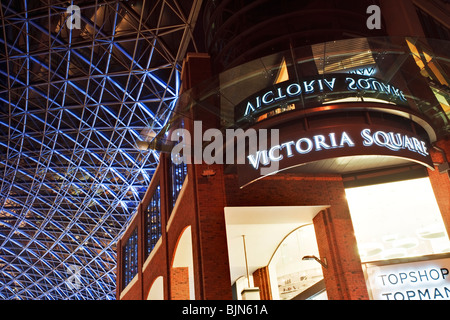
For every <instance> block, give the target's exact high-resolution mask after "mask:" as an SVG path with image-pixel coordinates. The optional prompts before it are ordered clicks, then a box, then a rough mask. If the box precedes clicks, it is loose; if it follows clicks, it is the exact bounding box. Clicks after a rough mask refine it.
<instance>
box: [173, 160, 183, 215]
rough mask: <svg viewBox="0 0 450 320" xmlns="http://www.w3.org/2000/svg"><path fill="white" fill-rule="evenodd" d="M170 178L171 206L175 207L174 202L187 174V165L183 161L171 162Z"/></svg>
mask: <svg viewBox="0 0 450 320" xmlns="http://www.w3.org/2000/svg"><path fill="white" fill-rule="evenodd" d="M170 174H171V179H172V208H173V207H175V203H176V202H177V199H178V195H179V194H180V192H181V188H182V187H183V183H184V179H185V178H186V175H187V166H186V164H185V163H184V162H181V163H180V164H175V163H172V166H171V170H170Z"/></svg>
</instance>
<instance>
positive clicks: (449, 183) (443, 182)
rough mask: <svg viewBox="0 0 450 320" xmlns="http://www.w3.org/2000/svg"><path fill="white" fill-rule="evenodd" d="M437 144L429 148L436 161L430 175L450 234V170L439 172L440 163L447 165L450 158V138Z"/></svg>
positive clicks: (429, 172) (429, 171)
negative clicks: (433, 147) (434, 147)
mask: <svg viewBox="0 0 450 320" xmlns="http://www.w3.org/2000/svg"><path fill="white" fill-rule="evenodd" d="M435 145H436V147H437V148H439V149H430V150H429V152H430V154H431V158H432V159H433V162H434V163H435V170H430V169H428V176H429V178H430V182H431V186H432V188H433V191H434V195H435V197H436V201H437V204H438V206H439V210H440V211H441V214H442V219H443V221H444V224H445V227H446V228H447V234H449V235H450V171H443V170H442V172H439V165H440V164H441V165H443V166H445V163H448V161H449V159H450V140H440V141H438V142H436V143H435Z"/></svg>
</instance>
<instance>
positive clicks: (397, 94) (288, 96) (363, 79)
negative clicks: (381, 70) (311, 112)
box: [235, 74, 407, 123]
mask: <svg viewBox="0 0 450 320" xmlns="http://www.w3.org/2000/svg"><path fill="white" fill-rule="evenodd" d="M324 94H325V95H327V96H328V97H331V98H333V99H342V98H347V97H356V96H359V97H371V98H376V99H380V100H384V101H386V102H392V103H394V104H399V105H405V104H406V102H407V100H406V98H405V96H404V94H403V92H402V91H401V90H400V89H399V88H397V87H395V86H393V85H391V84H389V83H385V82H383V81H381V80H379V79H377V78H374V77H368V76H364V75H358V74H331V75H320V76H315V77H309V78H304V79H301V80H299V81H292V80H289V81H285V82H282V83H279V84H276V85H274V86H273V87H270V88H266V89H264V90H261V91H259V92H258V93H256V94H254V95H253V96H251V97H249V98H247V99H246V100H244V101H243V102H241V103H240V104H238V105H237V106H236V108H235V119H236V122H238V123H239V122H242V121H244V120H246V119H251V118H254V117H256V116H258V115H261V114H264V113H266V112H268V111H270V110H273V109H275V108H278V107H280V106H283V105H288V104H292V103H296V102H299V101H302V103H303V104H304V105H305V106H308V104H309V103H311V104H314V105H317V100H316V99H312V98H314V97H318V96H319V95H321V96H323V95H324Z"/></svg>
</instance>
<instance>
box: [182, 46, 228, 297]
mask: <svg viewBox="0 0 450 320" xmlns="http://www.w3.org/2000/svg"><path fill="white" fill-rule="evenodd" d="M210 77H211V68H210V58H209V56H208V55H205V54H188V56H187V58H186V59H185V61H184V65H183V73H182V83H183V90H187V89H190V88H195V86H196V85H199V83H201V82H202V81H204V80H207V79H208V78H210ZM198 92H201V90H198ZM198 92H197V90H193V92H192V93H191V94H192V99H198V100H201V99H202V97H201V96H198V97H197V96H196V94H197V93H198ZM209 99H212V100H208V101H202V103H199V104H194V105H192V107H191V109H190V110H187V111H186V113H187V114H188V115H189V116H188V117H187V119H186V123H185V128H186V129H188V130H189V131H190V133H191V137H192V139H193V140H192V141H193V143H196V142H197V141H195V139H196V138H195V137H196V134H201V135H203V132H204V131H205V130H207V129H209V128H217V129H219V128H220V119H219V118H218V117H217V114H219V113H218V110H219V106H220V104H219V103H217V101H215V100H214V99H217V97H216V96H213V97H211V98H209ZM193 121H201V122H202V130H203V132H200V133H196V132H195V126H194V123H193ZM188 172H189V173H188V175H189V180H190V181H191V182H192V184H193V190H194V197H193V199H192V200H193V201H194V203H195V212H196V213H195V221H193V229H192V230H193V232H195V235H193V241H194V243H193V245H194V270H196V271H197V273H196V274H198V277H199V283H200V286H201V288H199V290H198V291H199V294H198V299H201V300H208V299H211V300H231V299H232V292H231V280H230V270H229V262H228V249H227V240H226V230H225V218H224V207H225V187H224V178H223V165H216V164H213V165H207V164H205V163H204V162H203V163H201V164H197V163H196V162H195V163H194V164H193V165H192V166H188ZM194 239H195V240H194Z"/></svg>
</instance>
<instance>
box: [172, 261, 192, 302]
mask: <svg viewBox="0 0 450 320" xmlns="http://www.w3.org/2000/svg"><path fill="white" fill-rule="evenodd" d="M170 278H171V284H172V288H171V290H170V296H171V297H170V299H171V300H189V268H187V267H178V268H172V269H171V270H170Z"/></svg>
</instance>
